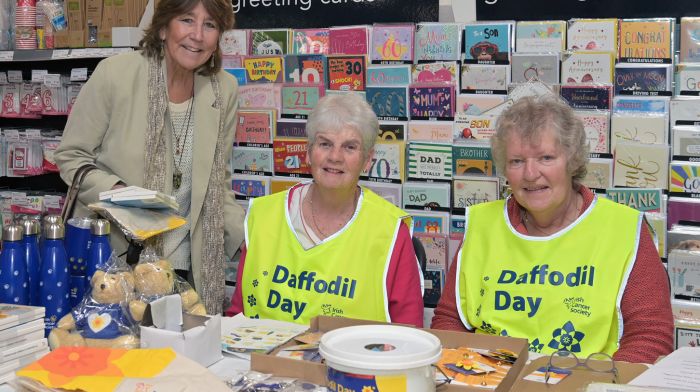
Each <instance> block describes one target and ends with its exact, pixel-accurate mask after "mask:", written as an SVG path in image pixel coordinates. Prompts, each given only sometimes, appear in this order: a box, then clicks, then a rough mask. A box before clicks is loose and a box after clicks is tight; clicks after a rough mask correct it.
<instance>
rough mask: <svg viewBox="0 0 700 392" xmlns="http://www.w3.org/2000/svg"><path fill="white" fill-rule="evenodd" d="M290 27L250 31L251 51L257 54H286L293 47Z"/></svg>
mask: <svg viewBox="0 0 700 392" xmlns="http://www.w3.org/2000/svg"><path fill="white" fill-rule="evenodd" d="M291 39H292V31H291V30H290V29H257V30H251V31H250V53H251V54H252V55H257V56H269V55H285V54H287V53H289V52H290V51H289V49H290V47H291V45H290V42H291Z"/></svg>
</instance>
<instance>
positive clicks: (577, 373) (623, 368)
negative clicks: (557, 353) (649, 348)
mask: <svg viewBox="0 0 700 392" xmlns="http://www.w3.org/2000/svg"><path fill="white" fill-rule="evenodd" d="M579 359H580V360H584V359H581V358H579ZM596 362H597V361H596ZM548 363H549V356H544V357H542V358H538V359H536V360H534V361H532V362H530V363H529V364H528V365H527V366H525V368H524V369H523V370H522V373H520V375H519V377H518V379H517V381H516V382H515V384H514V385H513V391H518V392H558V391H561V392H564V391H566V392H570V391H582V390H584V388H585V387H586V386H587V385H588V384H590V383H592V382H605V383H610V382H612V379H613V376H612V373H602V372H593V371H590V370H587V369H585V368H580V367H579V368H576V369H573V370H572V373H571V374H570V375H568V376H567V377H566V378H564V379H563V380H561V381H560V382H559V383H558V384H555V385H550V384H544V383H541V382H535V381H529V380H523V377H525V376H527V375H528V374H530V373H532V372H534V371H535V370H537V369H539V368H540V367H546V366H547V364H548ZM615 367H616V368H617V372H618V377H617V380H618V384H627V383H628V382H630V381H631V380H632V379H633V378H635V377H637V376H638V375H640V374H642V373H643V372H644V371H645V370H647V369H649V368H648V367H647V365H645V364H642V363H629V362H621V361H615Z"/></svg>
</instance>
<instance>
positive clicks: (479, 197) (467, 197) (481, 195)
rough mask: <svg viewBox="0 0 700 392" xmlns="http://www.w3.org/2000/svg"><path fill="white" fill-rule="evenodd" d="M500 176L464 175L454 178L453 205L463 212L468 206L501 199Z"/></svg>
mask: <svg viewBox="0 0 700 392" xmlns="http://www.w3.org/2000/svg"><path fill="white" fill-rule="evenodd" d="M500 191H501V184H500V180H499V178H498V177H488V176H473V175H462V176H459V177H457V176H455V178H453V179H452V195H453V203H452V207H453V208H455V209H457V211H455V212H457V213H458V214H463V213H464V211H465V209H466V208H467V207H470V206H473V205H476V204H479V203H486V202H489V201H494V200H498V199H500V197H499V195H500Z"/></svg>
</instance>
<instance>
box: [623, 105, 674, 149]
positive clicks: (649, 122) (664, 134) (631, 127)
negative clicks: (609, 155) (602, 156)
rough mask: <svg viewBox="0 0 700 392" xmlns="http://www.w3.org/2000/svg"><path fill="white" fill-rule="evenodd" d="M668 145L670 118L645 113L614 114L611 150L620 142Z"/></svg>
mask: <svg viewBox="0 0 700 392" xmlns="http://www.w3.org/2000/svg"><path fill="white" fill-rule="evenodd" d="M620 141H625V142H633V143H642V144H663V145H668V116H667V115H663V114H651V113H650V114H645V113H613V115H612V119H611V121H610V149H611V151H613V152H614V151H615V146H616V145H617V143H618V142H620Z"/></svg>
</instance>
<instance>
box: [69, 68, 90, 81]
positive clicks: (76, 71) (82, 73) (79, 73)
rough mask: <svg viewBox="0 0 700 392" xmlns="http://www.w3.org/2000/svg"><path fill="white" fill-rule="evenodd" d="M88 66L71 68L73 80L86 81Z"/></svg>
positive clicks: (71, 79) (71, 78)
mask: <svg viewBox="0 0 700 392" xmlns="http://www.w3.org/2000/svg"><path fill="white" fill-rule="evenodd" d="M87 72H88V70H87V68H73V69H71V70H70V81H71V82H84V81H86V80H87Z"/></svg>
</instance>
